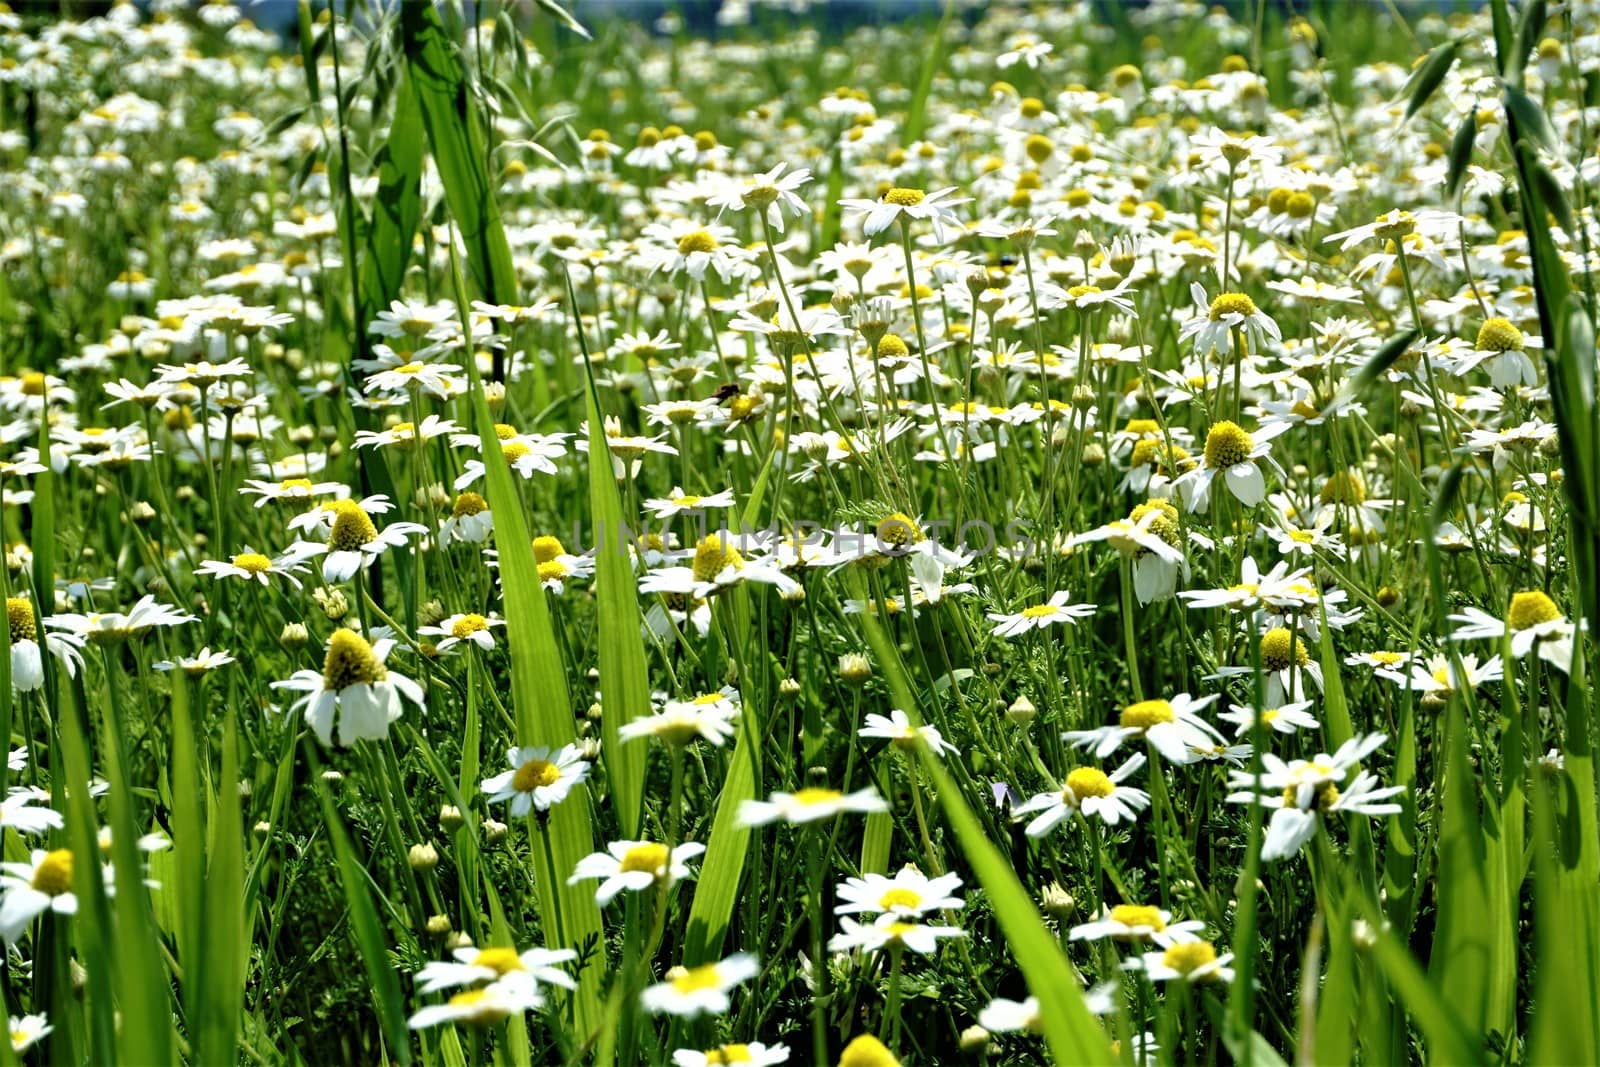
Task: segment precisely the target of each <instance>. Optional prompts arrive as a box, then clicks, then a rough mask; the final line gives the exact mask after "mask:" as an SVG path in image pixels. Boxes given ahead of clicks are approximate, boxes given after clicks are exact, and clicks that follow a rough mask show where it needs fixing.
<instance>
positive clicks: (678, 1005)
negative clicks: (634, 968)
mask: <svg viewBox="0 0 1600 1067" xmlns="http://www.w3.org/2000/svg"><path fill="white" fill-rule="evenodd" d="M760 973H761V964H760V963H758V962H757V961H756V958H755V957H754V956H752V955H750V954H749V953H748V952H740V953H736V954H734V955H732V956H729V957H728V958H727V959H725V960H720V961H718V962H716V963H706V964H702V965H700V966H699V967H691V968H684V967H674V968H673V969H672V970H670V971H668V972H667V975H666V981H664V982H658V983H657V984H655V985H653V986H649V987H647V988H646V989H645V990H644V992H642V993H640V994H639V1003H640V1004H642V1005H643V1006H644V1010H645V1011H647V1012H649V1013H650V1014H651V1015H662V1014H666V1015H677V1016H681V1017H684V1018H694V1017H695V1016H697V1015H701V1014H711V1015H721V1014H722V1013H723V1012H725V1011H727V1010H728V1006H729V1004H730V1003H731V1002H730V1001H729V999H728V994H729V993H730V992H732V991H733V989H734V988H735V987H737V986H739V985H741V984H743V983H744V982H747V981H749V980H750V979H752V978H754V977H755V976H756V975H757V974H760Z"/></svg>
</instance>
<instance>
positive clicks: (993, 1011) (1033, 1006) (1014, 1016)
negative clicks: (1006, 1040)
mask: <svg viewBox="0 0 1600 1067" xmlns="http://www.w3.org/2000/svg"><path fill="white" fill-rule="evenodd" d="M978 1025H979V1026H981V1027H983V1028H984V1029H985V1030H988V1031H989V1032H990V1033H995V1034H1016V1033H1029V1034H1038V1033H1043V1032H1044V1017H1043V1016H1041V1015H1040V1014H1039V998H1038V997H1028V998H1027V999H1026V1000H1008V999H1006V998H1005V997H995V998H994V999H993V1000H991V1001H989V1003H988V1004H987V1005H986V1006H985V1007H984V1009H983V1010H982V1011H980V1012H978Z"/></svg>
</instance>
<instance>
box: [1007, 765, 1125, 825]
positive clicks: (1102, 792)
mask: <svg viewBox="0 0 1600 1067" xmlns="http://www.w3.org/2000/svg"><path fill="white" fill-rule="evenodd" d="M1144 765H1145V757H1144V754H1143V753H1140V752H1135V753H1134V754H1133V755H1132V756H1130V757H1128V759H1127V761H1126V762H1124V763H1123V764H1122V766H1120V767H1118V768H1117V769H1116V770H1114V771H1112V772H1111V773H1110V774H1106V773H1105V772H1104V771H1102V770H1099V769H1098V768H1095V767H1076V768H1074V769H1073V770H1072V771H1071V772H1070V773H1069V774H1068V775H1067V780H1066V782H1065V783H1064V784H1063V785H1062V787H1061V788H1060V789H1058V790H1054V791H1052V792H1049V793H1038V794H1036V795H1035V796H1033V797H1031V798H1029V799H1028V800H1027V801H1026V802H1025V803H1023V804H1022V805H1021V806H1019V807H1018V808H1017V809H1016V813H1017V814H1018V815H1033V814H1034V813H1035V812H1038V814H1037V815H1034V818H1033V820H1032V821H1031V822H1029V823H1028V826H1027V829H1026V831H1025V832H1026V833H1027V835H1028V836H1029V837H1043V836H1044V835H1045V834H1047V833H1049V832H1050V831H1051V830H1053V829H1055V828H1056V826H1058V825H1059V824H1060V823H1061V822H1062V821H1063V820H1064V819H1066V818H1067V816H1069V815H1075V814H1076V815H1081V816H1082V817H1083V818H1085V819H1087V818H1088V817H1089V816H1091V815H1093V816H1097V817H1098V818H1099V819H1100V820H1101V821H1102V822H1104V823H1105V824H1106V825H1107V826H1115V825H1116V824H1117V823H1119V822H1122V821H1123V820H1126V819H1132V818H1133V817H1134V816H1135V815H1136V814H1138V813H1139V812H1141V811H1143V810H1144V809H1145V808H1147V807H1149V806H1150V794H1149V793H1146V792H1145V791H1144V790H1142V789H1135V788H1133V787H1132V786H1126V785H1122V784H1121V783H1122V782H1124V781H1126V780H1127V779H1128V778H1129V777H1130V776H1132V775H1133V773H1134V772H1135V771H1137V770H1138V769H1139V768H1140V767H1143V766H1144Z"/></svg>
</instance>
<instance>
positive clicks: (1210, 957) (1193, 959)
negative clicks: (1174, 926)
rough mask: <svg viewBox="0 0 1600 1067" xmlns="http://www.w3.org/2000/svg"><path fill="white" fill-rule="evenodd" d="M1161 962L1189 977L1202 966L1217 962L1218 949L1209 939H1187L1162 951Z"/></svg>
mask: <svg viewBox="0 0 1600 1067" xmlns="http://www.w3.org/2000/svg"><path fill="white" fill-rule="evenodd" d="M1161 962H1162V963H1164V964H1166V965H1167V966H1168V967H1171V968H1172V969H1173V970H1175V971H1177V972H1178V973H1179V974H1181V975H1183V976H1184V977H1185V978H1187V977H1188V976H1189V975H1191V974H1193V973H1194V972H1195V971H1198V970H1199V969H1200V968H1202V967H1204V966H1206V965H1208V964H1212V963H1215V962H1217V950H1216V947H1215V946H1213V945H1212V944H1211V942H1209V941H1185V942H1181V943H1179V944H1176V945H1172V946H1171V947H1169V948H1168V949H1167V951H1166V952H1164V953H1162V955H1161Z"/></svg>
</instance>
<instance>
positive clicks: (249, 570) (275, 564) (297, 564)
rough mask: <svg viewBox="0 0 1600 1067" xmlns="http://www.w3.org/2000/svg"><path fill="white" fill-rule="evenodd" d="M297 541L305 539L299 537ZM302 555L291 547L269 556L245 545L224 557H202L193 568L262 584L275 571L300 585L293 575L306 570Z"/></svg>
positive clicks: (294, 583) (215, 575) (293, 584)
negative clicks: (236, 553) (231, 555)
mask: <svg viewBox="0 0 1600 1067" xmlns="http://www.w3.org/2000/svg"><path fill="white" fill-rule="evenodd" d="M298 544H305V542H303V541H301V542H298ZM305 558H306V557H305V555H304V554H303V553H301V552H298V551H294V550H290V551H288V552H285V553H284V554H283V555H281V556H276V557H269V556H266V555H263V554H262V553H260V552H256V551H254V550H253V549H250V548H248V547H247V548H245V550H244V551H243V552H240V553H239V554H238V555H236V556H234V557H232V558H231V559H228V560H226V561H223V560H216V559H208V560H203V561H202V562H201V563H200V565H199V566H198V567H196V568H195V569H194V572H195V573H196V574H204V575H207V576H208V577H211V578H242V579H244V580H245V581H247V582H248V581H257V582H260V583H261V584H262V585H263V586H266V585H268V584H269V583H268V579H269V578H270V577H272V576H273V575H277V576H278V577H281V578H283V579H284V580H286V581H287V582H288V583H289V584H290V585H292V586H294V587H295V588H296V589H299V588H300V579H299V578H296V577H295V574H296V573H297V572H302V571H304V570H305Z"/></svg>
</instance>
